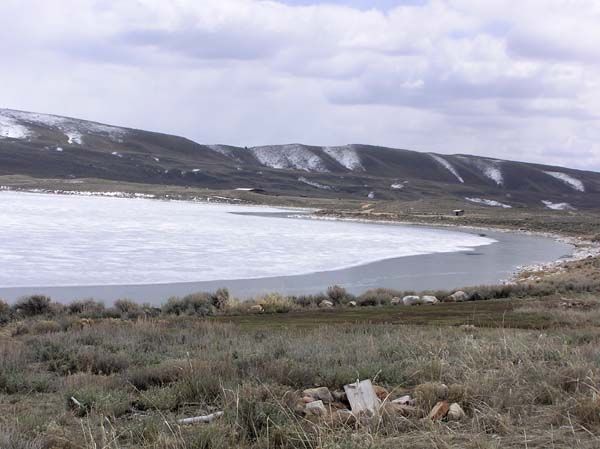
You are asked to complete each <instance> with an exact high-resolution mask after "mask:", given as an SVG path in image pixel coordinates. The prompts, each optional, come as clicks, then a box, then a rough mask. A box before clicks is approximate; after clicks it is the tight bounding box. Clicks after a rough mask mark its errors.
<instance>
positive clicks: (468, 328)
mask: <svg viewBox="0 0 600 449" xmlns="http://www.w3.org/2000/svg"><path fill="white" fill-rule="evenodd" d="M460 329H461V330H463V331H465V332H474V331H476V330H477V326H475V325H474V324H461V325H460Z"/></svg>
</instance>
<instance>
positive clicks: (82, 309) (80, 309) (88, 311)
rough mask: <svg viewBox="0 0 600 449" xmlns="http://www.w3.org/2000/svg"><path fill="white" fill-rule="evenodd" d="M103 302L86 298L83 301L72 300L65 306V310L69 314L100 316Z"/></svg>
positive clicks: (90, 316)
mask: <svg viewBox="0 0 600 449" xmlns="http://www.w3.org/2000/svg"><path fill="white" fill-rule="evenodd" d="M104 311H105V306H104V303H102V302H99V301H94V300H93V299H86V300H83V301H73V302H72V303H71V304H69V305H68V306H67V312H68V313H69V314H71V315H82V316H83V317H86V318H101V317H102V316H103V314H104Z"/></svg>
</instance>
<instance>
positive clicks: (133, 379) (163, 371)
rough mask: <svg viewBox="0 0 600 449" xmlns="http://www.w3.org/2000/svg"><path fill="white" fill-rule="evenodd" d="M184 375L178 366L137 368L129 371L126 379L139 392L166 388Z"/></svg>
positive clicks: (165, 365)
mask: <svg viewBox="0 0 600 449" xmlns="http://www.w3.org/2000/svg"><path fill="white" fill-rule="evenodd" d="M182 373H183V367H182V366H180V365H177V364H163V365H158V366H144V367H137V368H133V369H130V370H128V371H127V373H126V374H125V379H126V380H127V382H128V383H130V384H131V385H133V386H134V387H135V388H136V389H138V390H147V389H148V388H150V387H155V386H160V387H164V386H165V385H167V384H170V383H172V382H175V381H176V380H177V379H179V377H181V375H182Z"/></svg>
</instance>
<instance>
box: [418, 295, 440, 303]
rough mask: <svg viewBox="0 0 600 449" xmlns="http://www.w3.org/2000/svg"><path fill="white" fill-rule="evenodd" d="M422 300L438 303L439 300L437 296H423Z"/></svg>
mask: <svg viewBox="0 0 600 449" xmlns="http://www.w3.org/2000/svg"><path fill="white" fill-rule="evenodd" d="M421 301H423V304H437V303H438V302H439V301H438V299H437V298H436V297H435V296H429V295H426V296H423V297H422V298H421Z"/></svg>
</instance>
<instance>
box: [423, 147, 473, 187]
mask: <svg viewBox="0 0 600 449" xmlns="http://www.w3.org/2000/svg"><path fill="white" fill-rule="evenodd" d="M429 156H431V157H432V158H433V159H434V160H435V161H436V162H437V163H438V164H440V165H442V166H443V167H444V168H445V169H446V170H448V171H449V172H450V173H452V174H453V175H454V177H455V178H456V179H458V181H459V182H460V183H461V184H464V183H465V180H464V179H463V178H462V176H460V175H459V174H458V171H457V170H456V169H455V168H454V166H453V165H452V164H451V163H450V162H448V161H447V160H446V159H444V158H443V157H441V156H438V155H437V154H430V155H429Z"/></svg>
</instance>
